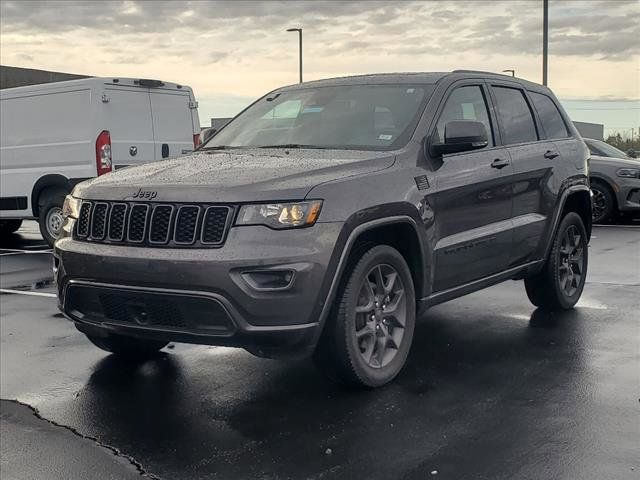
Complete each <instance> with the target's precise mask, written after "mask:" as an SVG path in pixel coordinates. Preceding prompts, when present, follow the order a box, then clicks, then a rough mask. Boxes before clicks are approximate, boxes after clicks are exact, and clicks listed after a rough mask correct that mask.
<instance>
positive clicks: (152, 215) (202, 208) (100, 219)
mask: <svg viewBox="0 0 640 480" xmlns="http://www.w3.org/2000/svg"><path fill="white" fill-rule="evenodd" d="M233 213H234V209H233V208H232V207H228V206H221V205H194V204H166V203H136V202H102V201H84V202H82V206H81V207H80V214H79V215H78V221H77V223H76V230H75V237H76V238H77V239H79V240H86V241H89V242H97V243H113V244H126V245H141V246H153V247H158V246H160V247H161V246H165V247H199V246H200V247H201V246H220V245H222V243H223V242H224V238H225V235H226V233H227V230H228V229H229V225H230V223H231V221H232V220H233Z"/></svg>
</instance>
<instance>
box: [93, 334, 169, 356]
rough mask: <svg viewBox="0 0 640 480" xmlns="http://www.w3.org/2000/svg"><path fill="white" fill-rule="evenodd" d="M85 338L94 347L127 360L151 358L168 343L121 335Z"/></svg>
mask: <svg viewBox="0 0 640 480" xmlns="http://www.w3.org/2000/svg"><path fill="white" fill-rule="evenodd" d="M87 338H88V339H89V341H90V342H91V343H93V344H94V345H95V346H96V347H98V348H100V349H102V350H105V351H107V352H111V353H113V354H114V355H118V356H122V357H129V358H148V357H153V356H154V355H156V354H157V353H158V351H160V350H161V349H163V348H164V347H166V346H167V345H168V344H169V342H163V341H161V340H147V339H142V338H135V337H125V336H123V335H109V336H108V337H94V336H92V335H87Z"/></svg>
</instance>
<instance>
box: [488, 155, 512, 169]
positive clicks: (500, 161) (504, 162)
mask: <svg viewBox="0 0 640 480" xmlns="http://www.w3.org/2000/svg"><path fill="white" fill-rule="evenodd" d="M507 165H509V161H508V160H503V159H502V158H496V159H495V160H494V161H493V162H491V168H497V169H498V170H500V169H501V168H504V167H506V166H507Z"/></svg>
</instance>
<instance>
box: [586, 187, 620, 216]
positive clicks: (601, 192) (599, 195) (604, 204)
mask: <svg viewBox="0 0 640 480" xmlns="http://www.w3.org/2000/svg"><path fill="white" fill-rule="evenodd" d="M591 192H592V193H593V203H592V212H593V223H604V222H606V221H607V220H608V219H609V218H611V216H612V215H613V212H614V207H615V200H614V197H613V192H612V191H611V189H610V188H609V187H608V186H607V185H604V184H603V183H601V182H598V181H592V182H591Z"/></svg>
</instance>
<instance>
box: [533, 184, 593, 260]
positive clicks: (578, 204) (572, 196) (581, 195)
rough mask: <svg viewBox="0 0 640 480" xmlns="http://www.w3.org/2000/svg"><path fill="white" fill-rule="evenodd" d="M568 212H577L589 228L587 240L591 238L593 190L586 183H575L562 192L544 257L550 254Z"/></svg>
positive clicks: (587, 228) (586, 227)
mask: <svg viewBox="0 0 640 480" xmlns="http://www.w3.org/2000/svg"><path fill="white" fill-rule="evenodd" d="M567 212H576V213H577V214H578V215H580V218H582V222H583V223H584V227H585V229H586V230H587V240H590V239H591V227H592V222H591V190H590V189H589V187H588V186H587V185H586V184H579V185H573V186H571V187H568V188H566V189H565V190H564V192H563V193H562V196H561V198H560V201H559V204H558V208H556V213H555V216H554V219H553V228H552V229H550V234H549V235H548V238H547V244H546V248H545V251H544V256H543V257H542V258H547V257H548V256H549V251H550V250H551V246H552V245H553V239H554V237H555V235H556V232H557V231H558V226H559V225H560V221H561V220H562V218H563V217H564V216H565V215H566V214H567Z"/></svg>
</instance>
